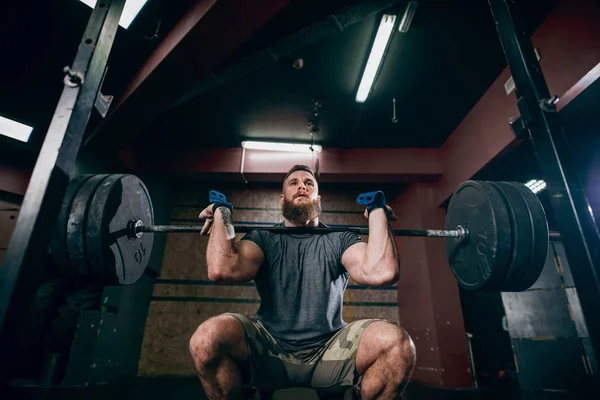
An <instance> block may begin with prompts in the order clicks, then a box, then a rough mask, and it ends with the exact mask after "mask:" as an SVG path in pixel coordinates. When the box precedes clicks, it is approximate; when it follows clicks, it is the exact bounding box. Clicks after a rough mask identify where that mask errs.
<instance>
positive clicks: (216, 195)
mask: <svg viewBox="0 0 600 400" xmlns="http://www.w3.org/2000/svg"><path fill="white" fill-rule="evenodd" d="M208 200H209V201H210V202H211V203H214V206H213V212H215V210H216V209H217V208H219V207H227V208H229V209H230V210H232V211H233V205H232V204H231V203H229V202H228V201H227V197H225V195H224V194H223V193H221V192H217V191H216V190H211V191H210V192H209V193H208Z"/></svg>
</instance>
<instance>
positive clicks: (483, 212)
mask: <svg viewBox="0 0 600 400" xmlns="http://www.w3.org/2000/svg"><path fill="white" fill-rule="evenodd" d="M459 225H460V226H463V227H465V228H466V229H468V231H469V235H468V238H467V239H466V240H462V241H460V242H459V241H458V240H456V239H454V238H447V239H446V252H447V255H448V261H449V263H450V267H451V269H452V273H453V274H454V276H455V278H456V280H457V281H458V283H459V285H460V286H461V287H463V288H464V289H467V290H475V289H484V290H499V288H501V286H502V283H503V281H504V276H505V274H506V270H507V267H508V264H509V262H510V259H511V252H512V232H511V224H510V216H509V213H508V210H507V207H506V202H505V201H504V199H503V198H502V195H501V194H500V192H499V191H498V190H497V189H496V188H495V187H494V186H493V185H491V184H490V183H488V182H484V181H466V182H464V183H463V184H461V185H460V186H459V187H458V189H456V191H455V192H454V195H453V196H452V198H451V199H450V203H449V205H448V210H447V214H446V229H449V230H450V229H456V227H457V226H459Z"/></svg>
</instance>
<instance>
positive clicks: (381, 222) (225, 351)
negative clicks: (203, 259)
mask: <svg viewBox="0 0 600 400" xmlns="http://www.w3.org/2000/svg"><path fill="white" fill-rule="evenodd" d="M280 197H281V200H280V201H281V206H282V214H283V217H284V221H283V223H282V224H280V226H285V227H290V228H292V227H319V226H324V225H323V224H322V223H320V222H319V214H320V211H321V197H320V196H319V187H318V183H317V180H316V178H315V176H314V173H313V172H312V170H311V169H310V168H309V167H307V166H303V165H296V166H294V167H293V168H292V169H290V171H289V172H288V174H287V176H286V177H285V179H284V181H283V192H282V194H281V196H280ZM212 209H213V205H212V204H211V205H210V206H209V207H207V208H206V209H205V210H203V211H202V213H201V214H200V218H206V223H205V225H204V228H203V231H202V234H209V235H210V238H209V242H208V249H207V264H208V276H209V279H211V280H213V281H215V282H217V283H230V284H231V283H243V282H248V281H250V280H254V281H255V283H256V289H257V291H258V294H259V296H260V298H261V304H260V307H259V309H258V311H257V313H256V315H255V316H254V317H250V316H244V315H241V314H234V313H227V314H223V315H219V316H216V317H213V318H210V319H208V320H207V321H205V322H204V323H202V324H201V325H200V326H199V327H198V329H197V330H196V332H195V333H194V334H193V336H192V338H191V340H190V352H191V355H192V359H193V362H194V366H195V368H196V371H197V373H198V375H199V377H200V381H201V383H202V386H203V387H204V390H205V392H206V395H207V397H208V398H209V399H229V398H241V391H242V387H243V386H244V384H246V383H248V379H249V378H251V379H252V381H251V382H252V385H253V386H254V387H257V388H259V389H261V390H271V391H274V390H278V389H282V388H286V387H312V388H314V389H316V390H317V391H318V392H323V393H332V392H343V391H344V390H345V389H347V388H351V387H353V386H354V387H355V395H360V398H363V399H374V398H377V399H396V398H399V397H400V395H401V393H402V391H403V390H404V388H405V386H406V383H407V381H408V378H409V376H410V374H411V372H412V369H413V367H414V362H415V349H414V345H413V343H412V341H411V339H410V337H409V336H408V334H407V333H406V332H405V331H404V330H403V329H402V328H400V327H398V326H397V325H395V324H392V323H389V322H387V321H385V320H359V321H353V322H351V323H349V324H346V323H345V322H344V321H343V320H342V305H343V297H344V290H345V289H346V286H347V283H348V277H351V278H352V279H353V280H354V281H356V282H357V283H359V284H363V285H372V286H375V285H391V284H393V283H395V282H396V281H397V279H398V276H399V268H398V254H397V251H396V246H395V242H394V237H393V232H392V231H391V227H390V224H389V221H388V218H389V217H388V216H391V218H395V216H394V215H393V212H392V210H391V208H390V207H389V206H386V209H383V208H375V209H372V210H371V211H370V212H368V211H366V210H365V216H366V217H367V218H368V220H369V240H368V243H365V242H363V241H362V240H361V238H360V236H358V235H357V234H355V233H351V232H334V233H327V234H274V233H270V232H266V231H252V232H249V233H248V234H247V235H245V236H244V237H243V238H242V240H240V241H239V242H237V243H236V242H235V234H234V231H233V225H232V218H231V210H230V209H229V208H227V207H218V208H217V209H216V210H215V211H214V213H213V210H212Z"/></svg>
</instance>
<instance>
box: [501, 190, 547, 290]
mask: <svg viewBox="0 0 600 400" xmlns="http://www.w3.org/2000/svg"><path fill="white" fill-rule="evenodd" d="M509 184H510V185H512V186H513V187H514V188H515V189H516V190H517V191H518V192H519V193H520V194H521V196H522V197H523V200H524V201H525V204H526V205H527V208H528V209H529V215H530V218H531V226H532V229H533V247H532V251H531V260H530V261H529V268H528V269H527V272H526V273H525V276H524V277H523V279H522V280H521V281H520V286H519V287H516V288H515V290H516V291H523V290H527V289H529V288H530V287H531V286H533V284H534V283H535V282H536V281H537V280H538V279H539V277H540V275H541V274H542V270H543V269H544V265H545V264H546V257H548V246H549V232H548V220H547V218H546V213H545V212H544V206H542V203H541V202H540V199H538V197H537V196H536V194H535V193H533V192H532V191H531V189H529V188H528V187H527V186H525V185H523V184H522V183H518V182H509Z"/></svg>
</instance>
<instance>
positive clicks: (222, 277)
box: [208, 264, 228, 284]
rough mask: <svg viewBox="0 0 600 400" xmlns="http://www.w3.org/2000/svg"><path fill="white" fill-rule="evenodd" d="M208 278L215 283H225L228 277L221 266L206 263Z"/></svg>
mask: <svg viewBox="0 0 600 400" xmlns="http://www.w3.org/2000/svg"><path fill="white" fill-rule="evenodd" d="M208 279H209V280H210V281H212V282H214V283H216V284H222V283H226V282H227V280H228V278H227V274H225V271H224V270H223V268H220V267H219V266H216V265H210V264H209V265H208Z"/></svg>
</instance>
